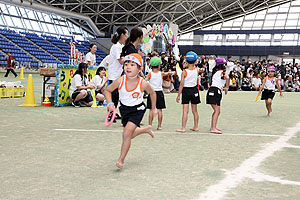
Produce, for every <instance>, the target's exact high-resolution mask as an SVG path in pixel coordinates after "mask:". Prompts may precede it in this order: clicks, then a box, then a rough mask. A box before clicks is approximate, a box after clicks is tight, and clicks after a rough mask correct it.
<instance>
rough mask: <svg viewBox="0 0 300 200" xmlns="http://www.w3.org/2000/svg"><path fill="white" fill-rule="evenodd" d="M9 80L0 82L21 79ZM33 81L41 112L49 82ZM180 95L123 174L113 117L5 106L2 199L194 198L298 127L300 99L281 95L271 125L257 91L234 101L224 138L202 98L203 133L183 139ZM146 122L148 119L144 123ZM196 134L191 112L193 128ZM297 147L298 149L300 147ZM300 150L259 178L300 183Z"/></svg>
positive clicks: (246, 194) (227, 101) (264, 187)
mask: <svg viewBox="0 0 300 200" xmlns="http://www.w3.org/2000/svg"><path fill="white" fill-rule="evenodd" d="M3 76H4V74H3V73H0V77H1V78H0V80H6V81H14V80H19V79H14V78H12V76H11V78H6V79H4V78H2V77H3ZM25 78H27V74H25ZM33 81H34V90H35V100H36V103H40V97H41V94H42V77H40V76H39V75H38V74H33ZM22 84H24V85H26V84H27V82H26V80H22ZM176 95H177V94H167V95H165V97H166V103H167V109H166V110H164V120H163V131H161V132H158V131H156V132H155V133H156V138H155V139H151V138H150V136H148V135H141V136H139V137H137V138H136V139H134V140H133V142H132V146H131V149H130V151H129V154H128V156H127V158H126V161H125V166H124V169H122V170H118V169H116V167H115V162H116V160H117V158H118V156H119V153H120V146H121V142H122V128H121V127H120V123H119V122H118V123H117V124H113V125H112V126H110V127H105V126H104V116H105V114H106V110H105V108H101V109H92V108H73V107H60V108H55V107H28V108H25V107H17V105H20V104H22V103H23V102H24V98H15V99H7V98H4V99H0V117H1V131H0V152H1V155H0V162H1V165H0V182H1V187H0V199H114V200H115V199H151V200H153V199H195V198H197V197H198V196H199V194H200V193H201V192H204V191H205V190H206V189H207V187H209V186H210V185H213V184H216V183H218V182H219V181H220V180H222V179H223V178H224V177H225V176H226V171H227V170H229V171H230V170H233V169H235V168H236V167H238V166H239V165H240V164H241V163H242V162H243V161H244V160H246V159H248V158H250V157H251V156H253V155H254V154H255V153H257V152H258V151H259V150H261V149H263V148H264V146H265V145H266V144H267V143H270V142H273V141H275V140H276V139H277V138H278V137H263V136H264V135H278V136H280V135H283V134H284V133H285V132H286V130H287V128H289V127H293V126H295V124H296V123H298V122H299V121H300V115H299V108H300V101H299V99H300V93H284V98H280V97H279V94H278V93H276V96H275V99H274V102H273V114H272V116H271V117H266V109H265V105H264V102H263V101H259V102H257V103H254V99H255V97H256V95H257V93H256V92H229V94H228V95H227V96H225V95H223V100H222V106H221V116H220V119H219V123H218V124H219V127H220V128H222V129H223V131H224V134H223V135H212V134H209V133H208V131H209V126H210V119H211V114H212V109H211V107H210V106H209V105H206V104H205V95H206V93H205V92H201V101H202V103H201V104H200V105H199V106H198V111H199V115H200V123H199V129H200V131H199V134H191V132H189V131H188V132H187V134H178V133H176V132H175V130H176V129H177V128H180V127H181V113H182V107H181V105H180V104H177V103H176V102H175V98H176ZM147 119H148V112H146V114H145V116H144V120H143V122H144V123H147ZM192 125H193V116H192V114H191V112H190V114H189V119H188V126H187V128H191V127H192ZM153 126H154V128H156V121H155V123H154V125H153ZM55 129H86V130H92V129H93V130H107V131H102V132H92V131H87V132H79V131H72V132H66V131H57V130H55ZM226 134H227V135H226ZM235 134H236V135H235ZM246 134H251V135H246ZM297 135H298V136H300V134H299V133H298V134H297ZM260 136H261V137H260ZM290 143H291V144H293V145H299V144H300V138H299V137H295V138H293V139H291V141H290ZM299 151H300V150H299V149H283V150H282V151H279V152H276V153H275V154H274V156H272V157H270V158H268V159H267V160H266V161H265V162H263V164H262V165H261V166H260V168H259V170H262V171H263V172H265V173H266V174H268V175H272V176H281V177H283V178H285V179H288V180H292V181H300V173H299V172H300V171H299V169H298V166H299ZM298 191H300V186H290V185H281V184H278V183H270V182H254V181H253V180H251V179H244V180H243V182H242V184H240V185H239V186H238V187H237V188H234V189H233V190H231V191H230V192H229V193H228V195H227V196H225V197H224V199H250V198H252V199H297V198H298V199H299V195H300V194H299V192H298Z"/></svg>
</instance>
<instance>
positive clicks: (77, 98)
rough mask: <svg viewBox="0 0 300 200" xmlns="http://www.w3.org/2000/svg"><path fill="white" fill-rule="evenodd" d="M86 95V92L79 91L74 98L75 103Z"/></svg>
mask: <svg viewBox="0 0 300 200" xmlns="http://www.w3.org/2000/svg"><path fill="white" fill-rule="evenodd" d="M86 95H87V91H86V90H81V91H80V93H79V94H78V95H77V96H76V98H75V101H80V100H81V99H84V98H85V97H86Z"/></svg>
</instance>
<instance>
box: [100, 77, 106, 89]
mask: <svg viewBox="0 0 300 200" xmlns="http://www.w3.org/2000/svg"><path fill="white" fill-rule="evenodd" d="M107 81H108V78H107V77H105V79H104V82H103V83H102V84H100V85H98V86H97V88H98V89H99V90H101V89H102V88H103V87H104V86H105V85H106V82H107Z"/></svg>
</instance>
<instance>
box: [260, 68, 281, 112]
mask: <svg viewBox="0 0 300 200" xmlns="http://www.w3.org/2000/svg"><path fill="white" fill-rule="evenodd" d="M275 71H276V68H275V67H274V66H270V67H269V68H268V75H267V76H266V77H265V78H264V80H263V84H262V86H261V87H260V89H259V92H258V95H261V91H262V89H264V91H263V92H262V95H261V100H265V102H266V108H267V111H268V114H267V115H268V116H270V115H271V112H272V100H273V98H274V96H275V85H277V88H278V90H279V92H280V96H283V95H282V91H281V88H280V85H279V84H278V80H277V78H276V77H275Z"/></svg>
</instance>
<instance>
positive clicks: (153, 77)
mask: <svg viewBox="0 0 300 200" xmlns="http://www.w3.org/2000/svg"><path fill="white" fill-rule="evenodd" d="M149 74H150V78H149V83H150V85H151V87H152V88H153V89H154V91H162V90H163V88H162V83H163V78H162V74H161V72H154V71H152V72H149Z"/></svg>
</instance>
